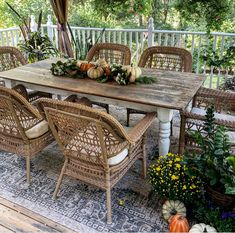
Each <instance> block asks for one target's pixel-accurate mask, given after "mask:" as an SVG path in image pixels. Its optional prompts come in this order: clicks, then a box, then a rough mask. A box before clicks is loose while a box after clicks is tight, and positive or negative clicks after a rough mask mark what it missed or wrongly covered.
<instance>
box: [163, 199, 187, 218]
mask: <svg viewBox="0 0 235 233" xmlns="http://www.w3.org/2000/svg"><path fill="white" fill-rule="evenodd" d="M162 214H163V217H164V219H165V220H166V221H168V220H169V219H170V217H171V216H172V215H176V214H179V215H181V216H182V217H186V208H185V205H184V203H183V202H181V201H173V200H168V201H166V202H165V203H164V205H163V206H162Z"/></svg>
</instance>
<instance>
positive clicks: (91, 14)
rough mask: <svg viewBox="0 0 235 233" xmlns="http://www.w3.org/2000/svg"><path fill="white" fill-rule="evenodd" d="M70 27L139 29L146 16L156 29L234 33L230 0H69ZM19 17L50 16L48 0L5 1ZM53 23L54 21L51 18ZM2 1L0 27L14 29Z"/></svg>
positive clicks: (234, 16) (234, 9)
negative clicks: (41, 13)
mask: <svg viewBox="0 0 235 233" xmlns="http://www.w3.org/2000/svg"><path fill="white" fill-rule="evenodd" d="M70 1H71V4H70V5H71V6H70V9H69V22H70V25H73V26H90V27H116V28H118V27H119V28H141V27H144V28H145V27H146V24H147V20H148V18H149V17H150V16H152V17H153V18H154V23H155V28H157V29H176V30H192V31H208V30H212V31H213V30H214V31H224V32H235V1H233V0H208V1H205V0H145V1H142V0H70ZM8 2H9V3H10V4H12V5H13V6H14V7H15V8H16V10H18V11H20V12H21V14H22V15H27V16H29V15H31V14H34V15H38V13H39V12H40V10H42V11H43V22H44V23H45V22H46V21H47V19H46V17H47V15H48V14H52V10H51V7H50V2H49V0H9V1H8ZM54 20H55V19H54ZM16 25H17V21H16V19H15V18H14V17H12V15H11V14H10V13H9V10H8V9H7V6H6V4H5V0H0V28H7V27H12V26H16Z"/></svg>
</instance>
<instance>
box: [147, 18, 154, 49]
mask: <svg viewBox="0 0 235 233" xmlns="http://www.w3.org/2000/svg"><path fill="white" fill-rule="evenodd" d="M153 30H154V22H153V18H152V17H151V18H149V21H148V47H151V46H153Z"/></svg>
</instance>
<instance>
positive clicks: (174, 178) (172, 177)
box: [171, 175, 179, 180]
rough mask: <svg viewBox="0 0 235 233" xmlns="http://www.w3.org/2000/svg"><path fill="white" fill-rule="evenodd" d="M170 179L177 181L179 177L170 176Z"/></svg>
mask: <svg viewBox="0 0 235 233" xmlns="http://www.w3.org/2000/svg"><path fill="white" fill-rule="evenodd" d="M171 179H172V180H178V179H179V177H178V176H176V175H172V176H171Z"/></svg>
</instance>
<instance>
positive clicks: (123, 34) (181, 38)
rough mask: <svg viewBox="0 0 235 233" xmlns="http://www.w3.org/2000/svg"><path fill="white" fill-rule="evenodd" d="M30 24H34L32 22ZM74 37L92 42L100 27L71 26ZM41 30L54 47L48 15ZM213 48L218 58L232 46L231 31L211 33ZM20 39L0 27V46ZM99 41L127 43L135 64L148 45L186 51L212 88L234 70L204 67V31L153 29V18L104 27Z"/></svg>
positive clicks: (233, 36)
mask: <svg viewBox="0 0 235 233" xmlns="http://www.w3.org/2000/svg"><path fill="white" fill-rule="evenodd" d="M31 25H34V26H35V24H34V23H32V24H31ZM71 29H72V32H73V35H74V37H75V38H76V39H77V40H79V41H80V42H81V43H82V44H85V43H86V40H87V38H89V37H90V38H91V41H92V43H93V44H94V43H95V41H96V40H97V38H99V36H100V34H101V32H102V30H103V29H102V28H85V27H71ZM42 33H47V34H48V36H49V37H50V39H51V40H52V41H53V42H54V43H55V45H56V46H58V35H57V26H56V25H53V24H52V21H51V16H48V22H47V24H45V25H43V26H42ZM210 36H211V38H212V39H211V40H210V41H212V46H213V49H214V50H216V51H217V52H218V53H219V56H220V57H222V55H223V52H224V50H225V48H226V46H228V45H234V46H235V33H219V32H216V33H211V35H210ZM19 39H20V32H19V28H8V29H2V30H0V45H12V46H16V45H17V43H18V41H19ZM100 42H111V43H120V44H125V45H127V46H129V48H130V49H131V51H132V62H133V63H137V62H138V60H139V58H140V55H141V53H142V52H143V50H144V49H145V48H147V47H149V46H153V45H158V46H163V45H164V46H175V47H182V48H185V49H187V50H189V51H190V52H191V53H192V56H193V70H194V72H196V73H207V75H208V79H207V81H206V82H205V86H207V87H211V88H216V87H218V86H219V84H220V83H221V81H222V79H223V77H224V76H227V75H231V74H232V75H234V69H233V70H232V72H231V70H230V71H228V70H225V71H221V70H218V71H217V72H216V73H214V69H213V67H207V66H206V63H203V62H202V60H201V59H200V57H201V55H203V53H204V49H205V48H206V47H208V46H209V40H208V36H207V34H206V33H205V32H190V31H171V30H155V29H154V24H153V19H152V18H150V19H149V24H148V27H147V28H146V29H111V28H106V29H105V31H104V33H103V34H102V37H101V38H100Z"/></svg>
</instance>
